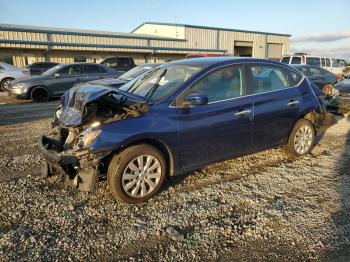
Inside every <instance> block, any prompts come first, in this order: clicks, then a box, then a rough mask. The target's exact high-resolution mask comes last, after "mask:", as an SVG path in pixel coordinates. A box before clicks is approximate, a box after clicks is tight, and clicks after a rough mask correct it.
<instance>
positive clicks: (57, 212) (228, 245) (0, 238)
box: [0, 101, 350, 261]
mask: <svg viewBox="0 0 350 262" xmlns="http://www.w3.org/2000/svg"><path fill="white" fill-rule="evenodd" d="M56 102H57V101H56ZM56 102H52V104H54V103H56ZM11 103H12V102H11ZM29 105H31V104H28V105H27V104H24V105H18V108H19V109H18V110H22V109H23V106H29ZM11 106H12V105H1V106H0V114H1V118H0V121H2V122H0V123H1V124H0V148H1V151H0V181H1V182H0V183H1V186H0V208H1V211H0V260H2V261H23V260H25V261H47V260H49V261H51V260H53V261H67V260H68V261H119V260H128V261H129V260H131V261H133V260H143V261H155V260H162V261H164V260H165V261H178V260H183V261H188V260H194V261H203V260H219V261H349V259H350V251H349V250H350V225H349V219H350V198H349V196H350V187H349V186H350V177H349V166H350V164H349V160H350V138H349V137H350V134H348V131H349V130H350V122H349V120H348V119H345V118H344V119H342V120H340V121H339V123H338V124H336V125H335V126H333V127H332V128H331V129H329V130H328V132H327V134H326V135H325V137H324V138H323V139H322V141H321V143H320V144H319V145H318V146H316V147H315V149H314V150H313V151H312V153H311V154H310V155H308V156H306V157H304V158H300V159H290V158H288V157H286V156H285V155H284V154H283V153H282V151H281V150H279V149H273V150H267V151H264V152H261V153H257V154H254V155H250V156H246V157H241V158H237V159H234V160H230V161H226V162H223V163H219V164H216V165H212V166H209V167H207V168H205V169H203V170H201V171H197V172H192V173H189V174H185V175H183V176H180V177H176V178H173V179H170V180H169V181H167V183H166V185H165V188H164V190H163V191H162V192H161V193H160V194H158V195H157V196H156V197H154V198H153V199H151V200H150V201H148V202H147V203H143V204H138V205H128V204H125V203H122V202H119V201H117V200H115V199H113V197H112V195H111V193H110V192H109V190H108V187H107V185H106V182H105V181H101V182H100V184H101V186H100V187H99V189H98V191H97V192H95V193H84V192H78V191H75V190H72V189H69V188H65V187H63V186H62V184H61V183H60V182H59V179H58V178H57V177H52V178H50V179H46V180H42V179H40V178H39V177H38V176H37V175H36V174H37V167H38V165H39V163H40V161H41V156H40V154H38V151H37V146H36V143H37V137H38V135H39V134H40V133H43V132H45V131H47V130H48V129H49V118H44V113H43V112H41V111H40V112H35V113H36V114H37V115H40V117H38V118H33V115H34V114H33V113H31V112H25V113H24V114H25V115H22V116H21V120H16V116H14V117H12V115H11V116H10V115H7V116H6V113H4V112H6V110H7V111H8V110H14V108H13V107H12V108H11ZM46 106H47V105H46ZM46 106H45V105H43V109H42V111H45V112H46V111H47V110H48V108H47V107H46ZM52 108H54V106H53V107H52ZM52 110H53V109H52ZM46 113H48V112H46ZM51 114H52V113H51ZM26 117H27V118H26ZM12 118H14V119H12ZM5 119H6V121H7V122H6V123H4V120H5ZM25 119H29V122H25ZM34 119H36V120H34Z"/></svg>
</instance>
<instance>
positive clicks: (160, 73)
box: [120, 65, 203, 102]
mask: <svg viewBox="0 0 350 262" xmlns="http://www.w3.org/2000/svg"><path fill="white" fill-rule="evenodd" d="M202 69H203V68H201V67H198V66H191V65H167V66H160V67H157V68H155V69H154V70H151V71H149V72H148V73H145V74H144V75H142V76H141V77H139V78H137V79H135V80H134V81H131V82H129V83H127V84H125V85H123V86H122V87H121V88H120V90H122V91H127V92H129V93H132V94H135V95H138V96H142V97H145V98H148V99H150V100H152V101H153V102H157V101H160V100H161V99H163V98H165V97H167V96H169V95H170V94H172V93H173V92H174V91H175V90H176V89H177V88H178V87H179V86H180V85H181V84H182V83H184V82H186V81H187V80H188V79H190V78H191V77H192V76H193V75H195V74H196V73H198V72H199V71H201V70H202Z"/></svg>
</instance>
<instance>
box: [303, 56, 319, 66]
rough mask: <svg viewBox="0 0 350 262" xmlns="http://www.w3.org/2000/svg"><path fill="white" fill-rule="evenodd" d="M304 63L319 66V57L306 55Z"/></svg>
mask: <svg viewBox="0 0 350 262" xmlns="http://www.w3.org/2000/svg"><path fill="white" fill-rule="evenodd" d="M306 64H307V65H314V66H321V59H320V58H319V57H306Z"/></svg>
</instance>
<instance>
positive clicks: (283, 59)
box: [281, 56, 290, 64]
mask: <svg viewBox="0 0 350 262" xmlns="http://www.w3.org/2000/svg"><path fill="white" fill-rule="evenodd" d="M289 60H290V56H284V57H282V59H281V62H282V63H285V64H289Z"/></svg>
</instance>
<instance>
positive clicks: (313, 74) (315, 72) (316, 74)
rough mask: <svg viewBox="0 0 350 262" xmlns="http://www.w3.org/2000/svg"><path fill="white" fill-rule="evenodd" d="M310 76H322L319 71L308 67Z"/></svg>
mask: <svg viewBox="0 0 350 262" xmlns="http://www.w3.org/2000/svg"><path fill="white" fill-rule="evenodd" d="M310 75H311V76H319V75H322V73H321V70H320V69H319V68H316V67H310Z"/></svg>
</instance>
